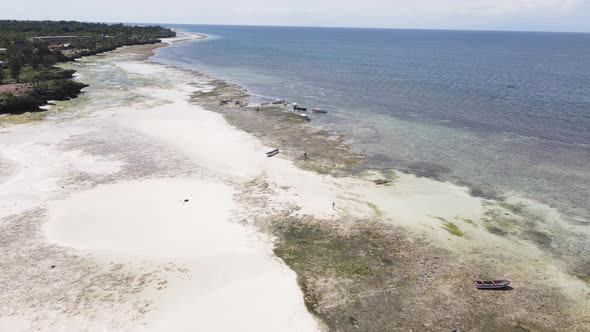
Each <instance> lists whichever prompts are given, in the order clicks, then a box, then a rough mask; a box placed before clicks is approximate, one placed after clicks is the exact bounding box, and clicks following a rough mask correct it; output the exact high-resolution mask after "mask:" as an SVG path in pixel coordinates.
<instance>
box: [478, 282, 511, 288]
mask: <svg viewBox="0 0 590 332" xmlns="http://www.w3.org/2000/svg"><path fill="white" fill-rule="evenodd" d="M473 284H474V285H475V287H476V288H477V289H501V288H506V287H508V285H510V280H474V281H473Z"/></svg>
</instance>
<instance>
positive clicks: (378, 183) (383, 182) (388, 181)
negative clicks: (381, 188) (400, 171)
mask: <svg viewBox="0 0 590 332" xmlns="http://www.w3.org/2000/svg"><path fill="white" fill-rule="evenodd" d="M373 182H375V184H376V185H382V184H388V183H391V181H390V180H385V179H379V180H374V181H373Z"/></svg>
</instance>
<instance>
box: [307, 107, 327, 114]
mask: <svg viewBox="0 0 590 332" xmlns="http://www.w3.org/2000/svg"><path fill="white" fill-rule="evenodd" d="M311 111H312V112H314V113H323V114H325V113H328V111H326V110H323V109H321V108H318V107H316V108H314V109H312V110H311Z"/></svg>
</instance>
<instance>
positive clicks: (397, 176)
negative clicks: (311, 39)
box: [0, 36, 590, 331]
mask: <svg viewBox="0 0 590 332" xmlns="http://www.w3.org/2000/svg"><path fill="white" fill-rule="evenodd" d="M182 38H183V36H178V37H177V38H176V40H182ZM186 38H187V39H194V36H193V37H186ZM160 46H162V44H158V45H143V46H132V47H123V48H119V49H118V50H117V51H115V52H112V53H109V54H108V55H106V56H105V58H104V59H103V58H101V61H104V63H103V67H100V66H101V65H100V62H99V59H98V58H88V59H85V61H81V62H79V63H73V64H72V65H75V66H74V67H76V68H77V69H79V70H80V71H81V72H82V75H83V77H91V76H92V74H93V73H96V72H98V71H99V70H110V72H109V73H110V74H111V75H113V76H116V75H123V77H124V79H125V80H130V81H132V82H133V84H134V87H133V90H132V91H131V90H125V93H124V94H115V91H117V90H120V89H121V87H119V86H118V85H109V84H99V83H98V82H97V84H93V83H92V82H90V86H91V88H93V89H98V90H93V91H92V92H90V93H89V94H88V97H89V98H94V99H93V100H94V101H95V102H96V101H97V100H98V101H100V100H101V99H102V98H104V96H105V95H107V96H111V97H112V98H113V99H117V98H118V99H117V100H116V101H117V103H115V105H116V106H110V107H107V108H105V109H100V111H99V112H90V111H89V112H90V113H92V116H85V115H84V114H80V115H79V117H75V118H73V119H71V120H70V121H68V122H65V121H64V122H61V123H59V124H55V123H49V124H47V125H44V124H43V123H44V122H37V123H36V124H31V126H21V127H19V128H9V129H8V130H7V131H6V132H5V134H4V137H5V140H6V141H7V142H8V143H5V144H6V145H3V146H1V147H2V148H3V150H2V151H3V154H1V155H0V164H2V165H6V167H5V173H0V176H2V177H4V178H6V179H16V178H17V176H18V179H20V180H19V181H21V182H18V181H6V182H5V183H6V184H3V183H2V182H0V186H3V187H0V189H2V190H1V191H0V192H3V193H6V194H4V195H5V196H1V197H0V198H2V201H11V202H12V201H15V202H18V205H14V206H12V205H11V206H3V207H4V208H5V210H4V211H3V212H2V211H1V210H0V212H2V214H0V220H2V223H0V232H1V233H2V234H9V235H7V236H4V237H1V238H0V250H2V251H3V252H0V253H2V254H3V257H7V267H8V268H7V270H6V271H5V274H4V275H3V276H1V277H0V283H3V282H5V283H6V284H7V285H10V286H11V287H9V292H6V293H5V294H3V295H0V301H1V302H2V303H4V304H6V305H7V307H9V308H11V310H12V311H11V312H1V311H0V326H9V327H12V329H11V330H18V329H15V328H14V327H15V326H21V327H22V330H27V329H32V328H43V327H45V328H47V327H51V328H55V329H58V328H62V327H64V326H66V327H69V328H71V329H87V328H88V327H89V326H91V327H96V328H107V329H108V328H117V329H126V330H129V329H138V328H147V329H150V330H167V329H168V330H169V329H170V328H172V329H173V328H174V327H177V328H182V327H186V326H198V327H199V328H201V329H203V330H207V329H212V328H216V329H220V328H222V327H225V328H226V329H228V330H239V329H242V330H247V329H248V328H250V329H251V330H257V331H263V330H268V331H277V330H281V331H287V330H323V331H407V330H415V331H439V330H449V331H451V330H453V329H458V330H472V331H488V330H501V331H553V330H557V329H559V330H566V331H583V330H586V329H587V328H588V327H590V321H589V320H588V319H587V317H588V313H589V312H590V308H589V305H588V297H589V296H590V292H589V287H590V285H588V284H586V283H585V282H584V280H585V279H584V278H583V277H584V276H588V275H589V274H588V273H590V265H585V264H586V263H585V262H582V261H580V258H579V257H578V258H577V259H573V260H569V259H570V256H572V255H571V253H570V252H568V251H567V250H569V246H568V245H571V246H573V245H578V243H564V242H559V241H558V239H557V238H556V236H557V235H561V236H564V235H565V237H567V236H568V235H569V233H566V234H558V231H563V230H562V229H561V228H560V227H558V226H556V225H553V224H552V223H551V222H549V221H548V220H549V219H548V218H547V217H546V211H545V210H542V209H541V210H539V209H538V208H537V207H536V206H535V205H534V204H533V203H532V202H526V204H525V203H522V202H523V201H516V202H512V201H510V202H508V201H506V202H501V201H494V200H488V199H484V198H478V197H473V196H472V195H470V194H469V192H468V190H467V189H466V188H463V187H458V186H455V185H453V184H450V183H443V182H438V181H434V180H431V179H426V178H420V177H416V176H414V175H411V174H405V173H400V172H396V171H394V170H363V169H362V156H360V155H358V154H356V153H355V152H354V151H353V150H352V149H351V148H350V146H348V145H347V144H346V140H345V138H344V137H341V136H337V135H334V134H331V133H328V132H325V131H319V130H317V129H315V128H313V127H312V126H310V125H309V124H308V123H307V122H306V121H304V120H302V119H300V118H299V117H296V116H295V117H294V116H292V114H290V113H288V112H284V110H283V109H281V108H276V106H259V107H256V106H252V105H251V106H248V107H239V106H235V104H234V105H232V106H230V105H227V106H222V105H220V101H221V100H222V99H228V98H231V99H233V100H238V101H240V102H241V103H245V102H248V101H249V96H248V94H247V92H246V91H245V89H243V88H242V87H240V86H237V85H235V84H231V83H228V82H224V81H221V80H217V79H214V78H211V77H207V76H205V75H203V74H201V73H198V72H196V71H192V70H186V69H180V68H177V67H173V66H166V65H162V64H159V63H155V62H152V61H150V60H149V59H148V58H149V56H151V55H152V54H153V49H155V48H157V47H160ZM86 61H88V63H86ZM105 63H108V64H109V66H108V67H107V66H105V65H104V64H105ZM112 65H114V66H112ZM97 67H99V68H97ZM95 70H96V71H95ZM113 80H115V78H114V77H113ZM115 84H117V83H115ZM127 84H130V83H127ZM127 94H128V95H127ZM68 103H69V102H68ZM87 103H88V102H87ZM72 107H74V108H75V109H74V110H76V111H80V110H83V109H84V108H85V107H87V104H82V105H75V106H72ZM64 108H66V109H67V103H64ZM257 108H258V109H257ZM66 111H67V110H66ZM54 126H56V127H57V128H52V127H54ZM38 127H42V128H43V129H44V130H38ZM39 132H43V133H42V134H39ZM47 137H51V138H52V142H54V143H52V144H51V145H50V146H48V145H47V144H46V142H45V140H46V139H47ZM23 139H24V141H22V140H23ZM211 142H215V144H211ZM0 144H2V143H0ZM25 146H26V147H27V148H26V149H25ZM271 147H272V148H274V147H280V149H281V154H280V155H279V156H277V157H274V158H267V157H266V156H265V155H264V152H265V151H269V149H270V148H271ZM38 151H44V152H45V153H44V154H43V155H44V156H45V157H44V158H46V164H47V165H49V166H48V167H46V168H40V169H38V170H37V172H39V174H37V173H27V172H32V171H31V170H30V168H26V165H29V164H32V163H33V162H37V160H36V158H38V157H37V156H38ZM218 151H223V152H224V153H218ZM303 151H305V152H307V153H308V155H309V158H302V155H303V154H302V153H303ZM64 156H66V157H64ZM64 159H65V160H66V161H63V160H64ZM70 159H72V160H76V162H72V161H69V160H70ZM44 160H45V159H44ZM50 165H55V169H53V168H51V167H50ZM89 165H91V166H89ZM47 178H49V179H55V181H56V183H48V182H47V181H45V180H46V179H47ZM375 179H388V180H390V181H391V183H390V184H388V185H386V186H376V185H375V183H374V182H373V180H375ZM52 181H53V180H52ZM22 186H26V187H27V188H29V187H30V188H33V190H29V191H32V192H35V193H37V192H39V193H41V194H40V195H41V196H40V197H37V196H27V195H25V194H23V193H21V192H20V191H19V188H21V187H22ZM35 189H37V190H35ZM47 201H49V202H50V203H49V204H46V203H47ZM96 202H101V204H100V206H97V204H96ZM142 211H144V212H142ZM539 211H540V212H539ZM549 212H552V211H549ZM81 215H84V216H92V218H88V220H85V219H84V218H80V216H81ZM164 215H165V216H166V226H165V227H161V222H162V220H161V218H160V217H159V216H164ZM551 217H555V216H554V215H551ZM159 218H160V219H159ZM555 218H557V217H555ZM102 220H108V222H104V223H102V222H99V221H102ZM203 222H204V223H205V224H204V225H201V223H203ZM79 223H81V225H79ZM224 227H225V228H224ZM248 229H253V230H256V231H257V232H260V233H262V234H263V235H265V238H266V237H269V238H272V243H270V244H269V245H267V244H264V243H266V242H265V241H263V242H262V243H260V242H258V241H257V240H253V239H252V238H256V239H258V236H254V235H253V234H250V233H249V235H248V239H246V236H245V235H244V233H243V232H245V230H248ZM89 230H91V231H89ZM257 234H258V233H257ZM228 235H229V237H228ZM163 238H164V239H169V240H170V241H168V242H167V241H163V240H162V239H163ZM253 247H254V248H256V250H254V251H255V252H253V249H252V248H253ZM22 248H24V249H22ZM560 250H563V251H560ZM17 253H18V254H17ZM195 253H199V254H198V255H197V256H196V257H193V256H191V255H193V254H195ZM135 254H137V257H136V256H135ZM272 254H274V255H275V256H276V257H278V258H280V263H277V260H276V259H274V258H272ZM566 254H567V255H566ZM201 255H202V256H201ZM568 255H569V256H568ZM562 256H563V257H562ZM204 257H208V258H207V259H205V258H204ZM573 257H575V255H573ZM210 259H213V260H214V262H213V263H211V262H210ZM23 262H25V263H23ZM26 262H35V266H36V268H35V269H31V268H30V265H31V264H28V263H26ZM56 262H57V263H56ZM283 262H284V264H286V265H287V266H288V267H289V269H290V270H289V269H285V268H284V266H283ZM23 264H24V265H23ZM54 267H55V268H54ZM217 267H219V268H217ZM43 269H46V270H48V271H51V272H52V273H48V272H46V271H44V270H43ZM291 270H292V271H294V272H295V274H296V276H294V275H292V273H291ZM228 271H229V272H228ZM56 273H58V274H56ZM80 275H84V276H85V277H84V278H82V279H80V277H79V276H80ZM56 276H59V277H56ZM497 277H502V278H504V277H506V278H510V279H511V280H512V281H513V283H512V285H513V286H514V289H512V290H510V291H505V292H493V291H492V292H485V291H478V290H476V289H475V288H474V287H473V285H472V280H473V279H487V278H497ZM56 278H58V281H56ZM12 280H15V281H18V282H13V281H12ZM295 282H296V283H297V285H299V288H298V289H295V288H293V287H292V286H293V284H295ZM64 290H67V299H66V300H65V301H64V300H63V298H64V296H63V295H60V294H62V293H63V292H64ZM224 290H227V291H224ZM24 293H26V294H31V295H30V296H28V297H26V298H23V297H22V296H20V295H22V294H24ZM39 296H43V298H44V299H45V301H44V302H43V303H42V304H39V303H38V301H37V300H36V299H37V298H38V297H39ZM60 299H62V300H60ZM235 303H238V304H239V305H233V304H235ZM303 306H304V307H303ZM301 307H303V308H304V309H305V308H307V310H308V311H309V312H310V313H312V314H313V315H314V317H315V318H316V319H318V321H317V322H315V323H313V321H312V320H310V317H309V315H308V314H306V312H303V311H302V310H301ZM53 308H61V309H59V310H55V311H54V309H53ZM80 308H83V309H80ZM46 312H49V313H46ZM109 316H110V317H113V318H111V319H110V320H102V319H101V318H100V317H109ZM97 317H99V318H97ZM129 317H133V319H129ZM227 317H231V318H232V319H227ZM252 317H256V319H253V318H252ZM3 319H4V320H3ZM295 323H297V324H298V325H297V326H294V325H292V324H295ZM2 324H8V325H2ZM80 324H87V325H80ZM256 324H260V325H256ZM289 324H291V325H289Z"/></svg>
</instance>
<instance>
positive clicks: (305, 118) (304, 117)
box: [299, 114, 311, 121]
mask: <svg viewBox="0 0 590 332" xmlns="http://www.w3.org/2000/svg"><path fill="white" fill-rule="evenodd" d="M299 116H300V117H301V118H302V119H303V120H306V121H311V118H310V117H309V116H307V114H299Z"/></svg>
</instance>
